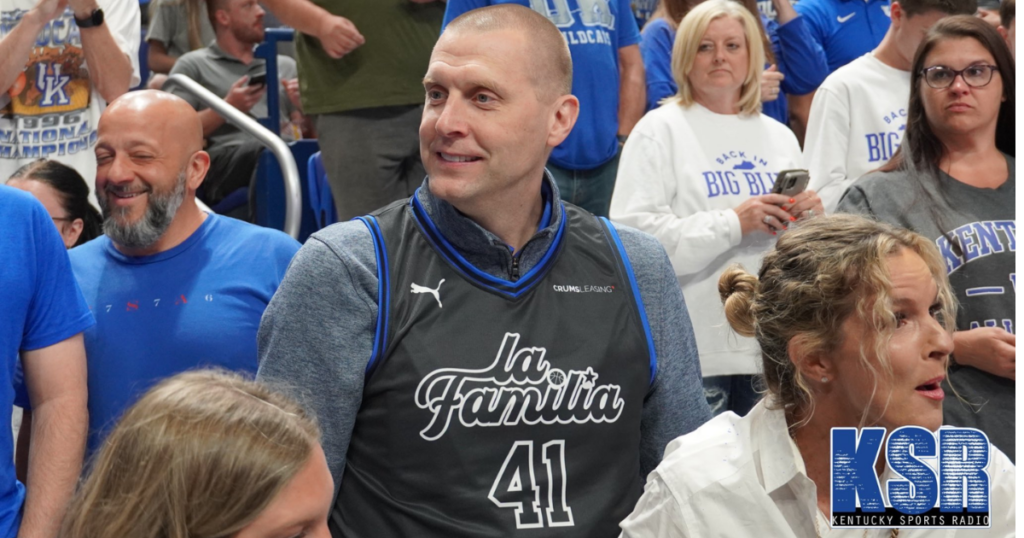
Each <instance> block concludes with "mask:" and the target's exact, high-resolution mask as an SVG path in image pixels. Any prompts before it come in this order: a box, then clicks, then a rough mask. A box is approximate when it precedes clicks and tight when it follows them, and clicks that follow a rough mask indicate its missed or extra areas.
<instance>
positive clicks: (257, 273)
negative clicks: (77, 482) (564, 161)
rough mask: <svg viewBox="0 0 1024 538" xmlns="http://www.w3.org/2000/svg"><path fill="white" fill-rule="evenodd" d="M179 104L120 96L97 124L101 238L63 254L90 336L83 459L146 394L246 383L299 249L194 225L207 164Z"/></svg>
mask: <svg viewBox="0 0 1024 538" xmlns="http://www.w3.org/2000/svg"><path fill="white" fill-rule="evenodd" d="M202 129H203V128H202V124H201V122H200V120H199V116H198V115H197V114H196V112H195V110H193V109H192V107H191V106H189V104H188V103H186V102H185V101H183V100H182V99H181V98H179V97H175V96H173V95H171V94H168V93H163V92H158V91H139V92H132V93H128V94H125V95H123V96H121V97H119V98H118V99H116V100H115V101H113V102H112V103H111V104H110V106H108V107H107V110H106V111H105V112H104V113H103V116H102V117H101V118H100V122H99V127H98V131H99V138H98V140H97V142H96V160H97V163H98V166H97V170H96V190H97V197H98V199H99V202H100V207H101V209H102V210H103V232H104V233H105V234H106V235H105V236H101V237H99V238H98V239H95V240H93V241H91V242H89V243H86V244H85V245H82V246H80V247H78V248H75V249H72V250H71V251H70V256H71V266H72V269H73V270H74V273H75V276H76V277H77V279H78V283H79V285H80V286H81V288H82V292H83V294H84V296H85V300H86V302H87V303H88V305H89V307H90V309H91V310H92V312H93V315H94V316H95V317H96V325H95V326H94V327H93V328H91V329H89V330H88V331H86V333H85V349H86V356H87V361H88V372H89V442H88V450H89V452H92V451H94V450H95V449H96V448H97V447H98V446H99V444H100V442H101V441H102V439H103V437H104V436H105V434H106V432H107V431H108V430H109V429H110V427H111V426H113V424H114V422H115V421H116V420H117V418H118V417H119V416H120V415H121V413H122V412H123V411H124V410H125V409H126V408H127V407H128V406H129V405H131V404H132V403H133V402H134V401H135V399H136V398H137V397H138V396H139V395H141V394H142V393H143V392H145V391H146V390H147V389H148V388H149V387H150V386H151V385H153V384H154V383H156V382H157V381H160V380H161V379H163V378H165V377H169V376H171V375H174V374H176V373H178V372H181V371H184V370H188V369H191V368H196V367H200V366H213V367H221V368H226V369H229V370H239V371H243V372H250V373H255V370H256V364H257V362H256V331H257V328H258V327H259V320H260V316H262V315H263V310H264V309H265V308H266V306H267V303H268V302H269V301H270V298H271V296H273V294H274V292H275V291H276V290H277V286H278V285H279V284H280V282H281V279H282V277H283V276H284V273H285V269H286V268H287V267H288V263H289V262H290V261H291V259H292V256H293V255H294V254H295V252H296V251H298V248H299V244H298V242H296V241H295V240H294V239H292V238H290V237H288V236H287V235H285V234H283V233H281V232H279V231H276V230H269V229H265V228H260V227H258V226H253V225H251V224H247V223H244V222H241V221H238V220H235V219H231V218H228V217H221V216H218V215H215V214H209V213H205V212H203V211H202V210H200V209H199V207H198V206H197V205H196V202H195V196H196V189H197V188H199V186H200V185H201V184H202V182H203V179H204V177H205V176H206V171H207V168H208V167H209V164H210V159H209V156H208V155H207V154H206V152H204V151H202V140H203V131H202Z"/></svg>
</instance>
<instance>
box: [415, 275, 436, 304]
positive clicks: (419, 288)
mask: <svg viewBox="0 0 1024 538" xmlns="http://www.w3.org/2000/svg"><path fill="white" fill-rule="evenodd" d="M441 284H444V279H443V278H442V279H441V281H440V282H438V283H437V288H436V289H430V288H428V287H426V286H420V285H419V284H416V283H413V284H412V289H411V290H410V291H411V292H412V293H429V294H431V295H433V296H434V299H437V307H438V308H444V307H443V306H441V294H440V293H438V292H439V291H440V289H441Z"/></svg>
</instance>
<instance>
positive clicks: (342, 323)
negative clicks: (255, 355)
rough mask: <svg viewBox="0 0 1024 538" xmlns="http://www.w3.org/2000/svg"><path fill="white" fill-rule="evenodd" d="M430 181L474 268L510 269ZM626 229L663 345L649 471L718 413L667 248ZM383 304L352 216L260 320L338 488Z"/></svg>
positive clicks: (540, 245) (646, 422)
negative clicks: (675, 442) (318, 433)
mask: <svg viewBox="0 0 1024 538" xmlns="http://www.w3.org/2000/svg"><path fill="white" fill-rule="evenodd" d="M545 181H546V183H547V186H548V187H549V188H550V189H551V190H550V193H549V195H548V198H549V199H552V200H558V190H557V187H556V186H555V183H554V181H552V180H551V179H550V177H546V178H545ZM428 182H429V179H428V180H427V181H425V182H424V184H423V187H422V188H421V189H420V190H419V191H418V192H417V196H418V197H419V200H420V202H422V204H423V207H424V208H425V209H426V211H427V213H428V215H429V216H430V218H431V220H432V221H433V222H434V223H435V225H436V226H437V228H438V230H440V232H441V233H442V234H444V236H445V238H446V239H447V240H448V241H449V242H450V243H451V244H452V245H454V246H455V248H456V249H457V250H458V251H459V253H460V254H461V255H462V256H463V257H464V258H465V259H466V260H468V261H469V262H470V263H472V264H473V265H474V266H475V267H477V268H478V269H480V270H482V271H484V272H486V273H488V274H491V275H493V276H496V277H501V278H505V279H509V278H510V274H511V267H512V252H511V250H510V249H509V247H508V246H507V245H506V244H505V243H503V242H502V241H501V240H500V239H499V238H498V237H497V236H495V235H494V234H492V233H490V232H488V231H487V230H484V229H483V228H481V227H480V226H479V225H477V224H476V223H475V222H473V221H472V220H470V219H468V218H466V217H465V216H463V215H462V214H461V213H459V212H458V211H457V210H456V209H455V208H454V207H452V206H451V205H450V204H448V203H446V202H444V201H442V200H440V199H438V198H436V197H434V196H433V195H431V194H430V189H429V187H428ZM561 213H562V207H561V205H560V204H558V203H555V204H552V206H551V218H550V219H549V222H550V223H551V224H550V225H549V226H547V227H546V228H543V229H541V230H538V231H537V234H536V235H535V236H534V237H533V238H532V239H531V240H530V241H529V242H528V243H527V244H526V245H525V246H524V247H523V249H522V251H521V252H520V253H519V267H520V274H526V273H527V272H529V271H530V269H531V268H532V267H533V266H534V265H536V264H537V262H538V261H540V259H541V258H542V257H543V256H544V254H545V253H546V252H547V250H548V247H549V246H550V245H551V243H552V241H553V240H554V237H555V232H556V231H557V223H559V222H560V221H561ZM615 228H616V230H617V231H618V233H619V236H620V238H621V240H622V244H623V246H624V248H625V250H626V253H627V255H628V256H629V260H630V263H631V264H632V266H633V271H634V273H635V276H636V280H637V285H638V287H639V288H640V296H641V300H642V301H643V303H644V308H645V309H646V311H647V316H648V320H649V322H650V326H651V333H652V337H653V339H654V348H655V353H656V355H657V364H658V367H657V373H656V377H655V381H654V383H653V385H652V386H651V388H650V392H649V393H648V396H647V398H646V400H645V401H644V406H643V413H642V419H641V425H640V433H641V445H640V470H641V473H642V474H643V476H647V473H649V472H650V471H652V470H653V469H654V468H655V467H656V466H657V465H658V463H659V462H660V461H661V457H662V453H663V451H664V449H665V445H666V444H668V442H669V441H671V440H672V439H674V438H676V437H678V436H680V435H683V434H686V433H689V432H691V431H693V430H694V429H696V428H697V427H698V426H700V425H701V424H703V423H704V422H706V421H708V420H709V419H710V418H711V412H710V410H709V409H708V406H707V402H706V401H705V399H704V391H703V385H702V382H701V374H700V362H699V359H698V356H697V346H696V342H695V341H694V336H693V330H692V328H691V326H690V318H689V315H688V314H687V310H686V305H685V303H684V301H683V294H682V291H681V290H680V289H679V284H678V282H677V281H676V277H675V273H674V272H673V270H672V265H671V263H670V262H669V260H668V256H667V255H666V254H665V251H664V249H663V248H662V247H661V245H660V244H659V243H658V241H657V240H655V239H654V238H653V237H651V236H649V235H647V234H645V233H643V232H639V231H637V230H634V229H632V228H628V227H625V226H617V225H616V226H615ZM377 306H378V305H377V261H376V253H375V250H374V246H373V239H372V237H371V235H370V232H369V230H368V229H367V228H366V226H365V225H364V224H363V223H362V222H359V221H350V222H345V223H340V224H336V225H334V226H331V227H328V228H326V229H324V230H321V231H319V232H317V233H315V234H313V235H312V236H310V238H309V240H308V241H306V244H305V245H304V246H303V247H302V249H301V250H299V253H298V254H297V255H296V256H295V258H294V259H293V260H292V264H291V266H290V267H289V269H288V273H287V275H285V278H284V281H283V282H282V283H281V286H280V287H279V288H278V291H277V294H276V295H274V298H273V300H271V302H270V305H269V306H268V307H267V310H266V312H265V313H264V316H263V321H262V323H261V324H260V331H259V360H260V368H259V372H258V374H257V378H258V379H260V380H261V381H270V382H271V383H273V384H275V385H279V386H280V387H281V388H284V389H285V390H290V391H291V392H292V393H293V395H294V396H295V397H297V398H298V399H299V400H300V401H301V402H302V403H303V404H304V405H305V406H306V408H307V409H309V410H311V411H312V412H313V413H314V414H315V415H316V417H317V420H318V422H319V424H320V427H321V430H322V432H323V439H322V441H321V444H322V446H323V449H324V452H325V454H326V455H327V463H328V466H329V467H330V469H331V474H332V475H333V477H334V485H335V490H336V491H337V488H338V487H339V486H340V485H341V479H342V475H343V473H344V470H345V455H346V452H347V450H348V445H349V441H350V439H351V437H352V431H353V428H354V427H355V421H356V414H357V412H358V411H359V406H360V404H361V403H362V393H363V383H364V381H365V375H366V366H367V362H368V361H369V359H370V355H371V353H372V350H373V340H374V334H375V330H376V325H377Z"/></svg>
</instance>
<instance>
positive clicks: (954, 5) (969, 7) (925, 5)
mask: <svg viewBox="0 0 1024 538" xmlns="http://www.w3.org/2000/svg"><path fill="white" fill-rule="evenodd" d="M895 2H896V3H898V4H899V5H900V7H901V8H903V12H904V13H906V14H907V16H908V17H912V16H914V15H923V14H925V13H928V12H929V11H938V12H940V13H945V14H946V15H974V14H975V13H977V12H978V0H895Z"/></svg>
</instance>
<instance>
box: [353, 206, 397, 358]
mask: <svg viewBox="0 0 1024 538" xmlns="http://www.w3.org/2000/svg"><path fill="white" fill-rule="evenodd" d="M356 218H357V219H358V220H360V221H362V223H363V224H365V225H366V228H367V229H369V230H370V235H371V236H372V237H373V250H374V254H375V255H376V257H377V328H376V330H375V332H374V336H373V351H372V352H371V353H370V360H369V362H367V363H366V373H367V374H369V373H370V371H371V370H372V369H373V367H374V365H375V364H377V360H378V359H379V358H380V356H381V355H382V354H383V353H384V345H385V344H386V343H387V337H388V319H390V317H391V316H389V313H390V309H391V299H390V291H391V275H390V273H391V269H390V266H389V265H388V251H387V249H386V248H385V247H384V234H383V233H382V232H381V230H380V224H378V223H377V219H376V218H375V217H372V216H366V217H356Z"/></svg>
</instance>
